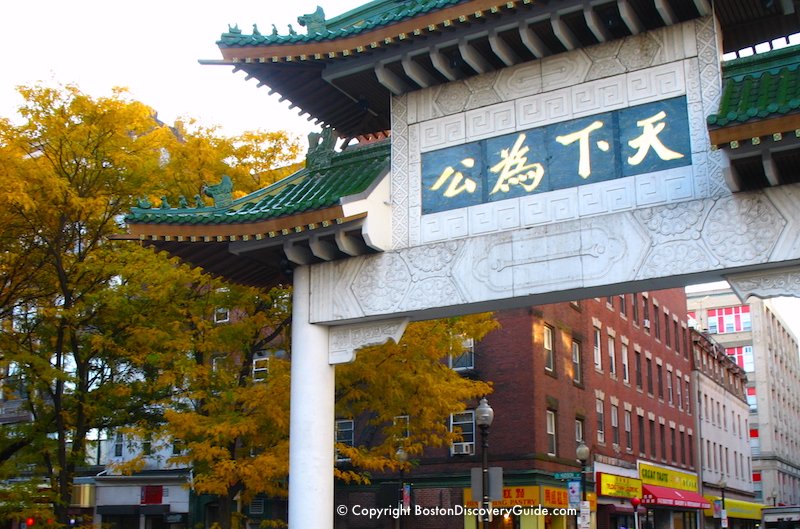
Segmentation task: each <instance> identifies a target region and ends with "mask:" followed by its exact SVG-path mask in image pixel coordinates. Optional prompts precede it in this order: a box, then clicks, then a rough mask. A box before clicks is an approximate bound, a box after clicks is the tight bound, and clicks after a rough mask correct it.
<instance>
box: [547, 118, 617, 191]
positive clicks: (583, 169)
mask: <svg viewBox="0 0 800 529" xmlns="http://www.w3.org/2000/svg"><path fill="white" fill-rule="evenodd" d="M602 127H603V122H602V121H594V122H592V123H591V124H590V125H589V126H588V127H585V128H583V129H581V130H579V131H577V132H573V133H572V134H564V135H563V136H556V141H557V142H558V143H560V144H561V145H570V144H572V143H575V142H576V141H577V142H578V175H580V177H581V178H583V179H584V180H585V179H586V178H589V176H591V174H592V162H591V159H590V155H589V135H590V134H591V133H592V132H594V131H596V130H597V129H599V128H602ZM597 147H598V148H599V149H600V150H601V151H603V152H606V151H608V149H609V148H610V145H609V144H608V142H607V141H605V140H600V141H598V142H597Z"/></svg>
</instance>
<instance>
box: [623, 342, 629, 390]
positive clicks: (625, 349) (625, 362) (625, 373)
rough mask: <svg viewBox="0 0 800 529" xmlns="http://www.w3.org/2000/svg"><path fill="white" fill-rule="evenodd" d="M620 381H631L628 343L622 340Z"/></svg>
mask: <svg viewBox="0 0 800 529" xmlns="http://www.w3.org/2000/svg"><path fill="white" fill-rule="evenodd" d="M621 347H622V351H621V354H622V381H623V382H625V383H628V384H630V382H631V370H630V367H629V364H628V344H626V343H625V342H622V346H621Z"/></svg>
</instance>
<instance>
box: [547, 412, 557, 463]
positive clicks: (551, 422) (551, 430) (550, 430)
mask: <svg viewBox="0 0 800 529" xmlns="http://www.w3.org/2000/svg"><path fill="white" fill-rule="evenodd" d="M547 454H548V455H551V456H554V455H556V412H554V411H553V410H547Z"/></svg>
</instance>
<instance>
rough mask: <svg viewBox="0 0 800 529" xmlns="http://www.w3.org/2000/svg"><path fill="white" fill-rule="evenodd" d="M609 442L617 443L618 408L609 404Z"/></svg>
mask: <svg viewBox="0 0 800 529" xmlns="http://www.w3.org/2000/svg"><path fill="white" fill-rule="evenodd" d="M611 442H612V443H614V444H615V445H619V408H618V407H617V405H616V404H612V405H611Z"/></svg>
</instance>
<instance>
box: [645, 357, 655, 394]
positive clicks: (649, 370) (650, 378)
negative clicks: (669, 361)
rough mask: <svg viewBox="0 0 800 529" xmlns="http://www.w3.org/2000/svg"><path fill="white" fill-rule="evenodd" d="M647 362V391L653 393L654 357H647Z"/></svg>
mask: <svg viewBox="0 0 800 529" xmlns="http://www.w3.org/2000/svg"><path fill="white" fill-rule="evenodd" d="M645 363H646V364H647V393H648V394H650V395H652V394H653V359H652V358H647V359H646V360H645Z"/></svg>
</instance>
